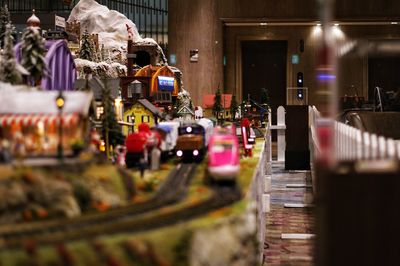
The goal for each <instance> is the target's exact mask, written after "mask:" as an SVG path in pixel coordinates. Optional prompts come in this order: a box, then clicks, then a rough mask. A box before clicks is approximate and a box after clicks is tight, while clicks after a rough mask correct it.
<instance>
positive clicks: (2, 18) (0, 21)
mask: <svg viewBox="0 0 400 266" xmlns="http://www.w3.org/2000/svg"><path fill="white" fill-rule="evenodd" d="M8 23H10V12H8V8H7V5H5V6H4V7H1V8H0V47H1V48H3V47H4V37H5V34H6V27H7V24H8Z"/></svg>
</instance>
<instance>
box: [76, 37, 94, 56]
mask: <svg viewBox="0 0 400 266" xmlns="http://www.w3.org/2000/svg"><path fill="white" fill-rule="evenodd" d="M93 57H94V51H93V45H92V44H91V42H90V38H89V33H88V31H87V30H85V32H84V33H83V34H82V40H81V49H80V50H79V58H81V59H85V60H89V61H93Z"/></svg>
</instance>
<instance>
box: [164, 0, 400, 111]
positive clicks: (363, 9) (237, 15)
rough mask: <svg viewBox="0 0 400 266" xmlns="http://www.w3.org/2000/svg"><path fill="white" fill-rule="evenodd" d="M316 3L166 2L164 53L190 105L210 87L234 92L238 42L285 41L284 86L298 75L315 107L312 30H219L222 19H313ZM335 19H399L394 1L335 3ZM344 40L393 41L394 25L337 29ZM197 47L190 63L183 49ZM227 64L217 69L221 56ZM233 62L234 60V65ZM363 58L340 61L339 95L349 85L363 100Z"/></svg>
mask: <svg viewBox="0 0 400 266" xmlns="http://www.w3.org/2000/svg"><path fill="white" fill-rule="evenodd" d="M316 2H317V1H316V0H304V1H297V0H296V1H295V0H280V1H272V0H218V1H217V0H190V1H188V0H169V52H170V53H172V54H176V55H177V64H176V66H177V67H179V68H180V69H181V70H182V71H183V74H184V78H183V81H184V85H185V88H186V89H188V90H189V91H190V92H191V94H192V97H193V99H194V101H195V104H201V100H202V95H203V94H205V93H213V92H214V91H215V89H216V88H217V87H218V85H219V86H220V88H221V89H222V88H223V89H225V91H228V92H233V91H237V90H239V89H240V77H239V75H240V66H239V65H238V64H240V60H239V59H238V57H240V54H239V51H240V40H246V39H248V40H257V39H271V40H274V39H275V40H287V41H288V61H289V62H288V64H287V65H288V69H287V75H288V78H287V82H288V84H287V85H288V86H294V85H295V73H297V72H299V71H302V72H303V73H304V75H305V86H307V87H309V99H310V103H311V104H314V103H315V95H314V93H315V91H316V82H315V78H314V77H315V72H314V69H315V61H316V50H317V47H316V39H315V36H313V29H314V27H313V26H291V27H283V26H280V27H277V26H275V27H267V28H265V27H259V26H254V27H224V26H223V23H222V21H221V19H222V18H231V19H237V20H240V19H260V18H267V19H268V18H269V19H279V20H283V21H285V20H287V21H292V20H308V21H313V20H317V16H318V12H317V4H316ZM335 16H336V17H338V18H341V19H349V20H351V19H357V20H382V19H386V20H388V19H389V20H390V19H393V20H400V18H399V16H400V1H397V0H390V1H388V0H386V1H379V0H365V1H364V0H352V1H348V0H336V7H335ZM341 28H342V30H343V32H344V33H345V36H346V39H345V41H347V40H353V39H367V40H368V39H399V40H400V26H397V25H392V26H391V25H389V26H343V27H342V26H341ZM300 39H304V40H305V52H304V53H303V54H300V53H299V52H298V42H299V40H300ZM191 49H199V62H198V63H190V61H189V51H190V50H191ZM294 53H297V54H300V55H301V57H300V64H298V65H292V64H291V62H290V60H291V55H292V54H294ZM224 55H225V57H226V62H227V65H226V66H223V63H222V62H223V56H224ZM238 60H239V61H238ZM365 62H368V60H367V55H362V56H360V55H358V57H355V58H353V59H352V58H351V57H347V58H343V59H342V60H340V62H339V63H340V64H339V65H340V66H341V67H342V68H341V71H340V72H339V74H340V75H339V80H338V83H339V95H344V94H345V93H347V94H351V92H349V91H348V90H347V89H348V88H350V86H351V85H355V86H356V87H357V88H358V90H359V91H360V90H361V91H362V95H364V96H367V85H368V71H367V70H368V64H367V63H365Z"/></svg>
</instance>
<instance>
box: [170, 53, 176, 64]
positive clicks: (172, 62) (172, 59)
mask: <svg viewBox="0 0 400 266" xmlns="http://www.w3.org/2000/svg"><path fill="white" fill-rule="evenodd" d="M169 63H170V64H171V65H175V64H176V54H170V55H169Z"/></svg>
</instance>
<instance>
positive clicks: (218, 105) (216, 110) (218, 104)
mask: <svg viewBox="0 0 400 266" xmlns="http://www.w3.org/2000/svg"><path fill="white" fill-rule="evenodd" d="M223 110H224V107H223V106H222V99H221V91H220V90H219V89H218V90H217V91H216V93H215V97H214V106H213V108H212V112H213V115H214V116H215V118H217V120H219V116H220V113H221V112H222V111H223Z"/></svg>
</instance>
